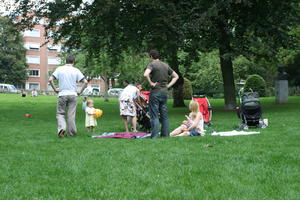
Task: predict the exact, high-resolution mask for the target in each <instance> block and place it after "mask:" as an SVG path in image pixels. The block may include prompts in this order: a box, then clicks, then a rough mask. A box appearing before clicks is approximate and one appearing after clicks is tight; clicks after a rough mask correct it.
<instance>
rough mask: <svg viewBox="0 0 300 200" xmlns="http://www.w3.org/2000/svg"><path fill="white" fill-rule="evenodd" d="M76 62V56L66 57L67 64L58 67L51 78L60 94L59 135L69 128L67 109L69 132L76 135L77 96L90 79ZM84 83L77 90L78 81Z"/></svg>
mask: <svg viewBox="0 0 300 200" xmlns="http://www.w3.org/2000/svg"><path fill="white" fill-rule="evenodd" d="M74 63H75V57H74V56H69V57H67V59H66V65H64V66H61V67H58V68H57V69H56V70H55V71H54V72H53V74H52V76H51V77H50V78H49V83H50V85H51V87H52V88H53V90H54V92H56V93H57V94H58V101H57V110H56V119H57V123H58V137H64V134H65V131H66V129H67V124H66V120H65V114H66V110H68V114H67V122H68V132H69V135H70V136H74V135H76V132H77V129H76V123H75V116H76V106H77V96H78V95H80V94H81V93H82V92H83V90H84V89H85V88H86V86H87V84H88V81H87V80H86V79H85V77H84V76H83V74H82V73H81V72H80V70H79V69H77V68H75V67H74V66H73V65H74ZM54 79H56V80H58V83H59V91H58V90H57V89H56V87H55V85H54V82H53V80H54ZM78 82H82V83H84V85H83V87H82V88H81V90H80V91H77V83H78Z"/></svg>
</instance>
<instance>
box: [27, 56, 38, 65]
mask: <svg viewBox="0 0 300 200" xmlns="http://www.w3.org/2000/svg"><path fill="white" fill-rule="evenodd" d="M29 58H38V62H37V61H32V60H31V61H30V60H29ZM40 62H41V59H40V56H26V63H27V64H40Z"/></svg>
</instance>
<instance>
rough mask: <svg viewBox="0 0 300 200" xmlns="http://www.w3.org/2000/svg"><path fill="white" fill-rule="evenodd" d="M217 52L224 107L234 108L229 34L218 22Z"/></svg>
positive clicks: (234, 97)
mask: <svg viewBox="0 0 300 200" xmlns="http://www.w3.org/2000/svg"><path fill="white" fill-rule="evenodd" d="M219 25H220V26H219V28H220V40H219V54H220V65H221V70H222V77H223V87H224V99H225V109H226V110H234V109H235V107H236V96H235V85H234V77H233V67H232V54H231V53H232V52H231V47H230V36H229V34H228V33H227V31H226V24H225V23H220V24H219Z"/></svg>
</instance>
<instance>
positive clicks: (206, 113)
mask: <svg viewBox="0 0 300 200" xmlns="http://www.w3.org/2000/svg"><path fill="white" fill-rule="evenodd" d="M193 99H194V100H195V101H197V102H198V105H199V109H200V112H201V113H202V115H203V120H204V122H205V123H208V122H210V121H211V115H212V113H211V107H210V104H209V102H208V100H207V98H206V97H194V98H193Z"/></svg>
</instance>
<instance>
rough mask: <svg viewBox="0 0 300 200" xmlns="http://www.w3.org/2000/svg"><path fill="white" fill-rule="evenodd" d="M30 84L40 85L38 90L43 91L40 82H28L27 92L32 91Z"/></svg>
mask: <svg viewBox="0 0 300 200" xmlns="http://www.w3.org/2000/svg"><path fill="white" fill-rule="evenodd" d="M30 84H38V87H37V90H40V89H41V84H40V82H26V86H25V88H26V90H32V89H31V88H30V87H29V85H30Z"/></svg>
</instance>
